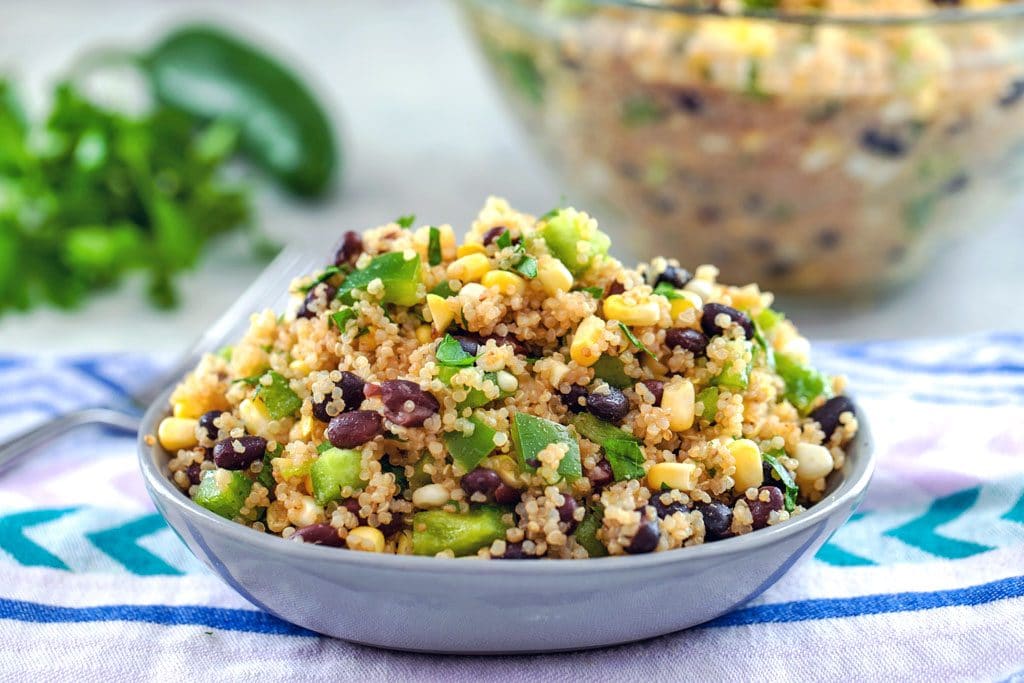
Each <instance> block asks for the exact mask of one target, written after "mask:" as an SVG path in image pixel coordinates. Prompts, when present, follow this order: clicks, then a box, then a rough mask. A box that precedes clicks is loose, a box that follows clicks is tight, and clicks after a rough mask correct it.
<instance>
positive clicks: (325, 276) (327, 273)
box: [299, 266, 341, 292]
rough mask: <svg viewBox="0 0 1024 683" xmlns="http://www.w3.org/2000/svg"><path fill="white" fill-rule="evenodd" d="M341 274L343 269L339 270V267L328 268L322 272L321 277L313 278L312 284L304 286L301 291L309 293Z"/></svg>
mask: <svg viewBox="0 0 1024 683" xmlns="http://www.w3.org/2000/svg"><path fill="white" fill-rule="evenodd" d="M340 272H341V268H339V267H338V266H327V267H326V268H324V269H323V271H321V273H320V274H319V275H317V276H316V277H315V278H313V281H312V282H310V283H309V284H308V285H303V286H302V287H300V288H299V291H302V292H308V291H309V290H311V289H313V288H314V287H316V286H317V285H318V284H320V283H321V282H327V281H328V280H330V279H331V278H332V277H334V276H335V275H337V274H338V273H340Z"/></svg>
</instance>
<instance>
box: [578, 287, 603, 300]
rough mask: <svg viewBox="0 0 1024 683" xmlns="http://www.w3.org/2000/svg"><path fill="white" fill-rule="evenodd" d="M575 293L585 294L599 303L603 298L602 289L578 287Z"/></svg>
mask: <svg viewBox="0 0 1024 683" xmlns="http://www.w3.org/2000/svg"><path fill="white" fill-rule="evenodd" d="M576 291H577V292H586V293H587V294H589V295H590V296H592V297H594V298H595V299H597V300H598V301H600V300H601V299H602V298H603V297H604V287H579V288H577V289H576Z"/></svg>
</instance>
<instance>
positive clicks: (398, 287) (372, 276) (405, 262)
mask: <svg viewBox="0 0 1024 683" xmlns="http://www.w3.org/2000/svg"><path fill="white" fill-rule="evenodd" d="M377 278H380V280H381V282H383V283H384V296H383V297H382V298H381V301H382V302H383V303H386V304H398V305H399V306H412V305H413V304H415V303H417V302H418V301H419V296H418V295H417V293H416V289H417V288H418V287H419V284H420V257H419V254H416V255H414V256H413V257H412V258H411V259H406V258H405V254H404V253H402V252H397V251H396V252H391V253H388V254H381V255H380V256H376V257H374V259H373V260H372V261H370V263H369V264H368V265H367V266H366V267H365V268H363V269H362V270H356V271H353V272H352V273H350V274H349V276H348V277H346V278H345V281H344V282H342V283H341V287H339V288H338V294H337V296H338V298H340V299H342V300H343V301H349V300H351V294H350V292H352V290H354V289H364V288H365V287H366V286H367V285H368V284H370V283H371V282H373V281H374V280H376V279H377Z"/></svg>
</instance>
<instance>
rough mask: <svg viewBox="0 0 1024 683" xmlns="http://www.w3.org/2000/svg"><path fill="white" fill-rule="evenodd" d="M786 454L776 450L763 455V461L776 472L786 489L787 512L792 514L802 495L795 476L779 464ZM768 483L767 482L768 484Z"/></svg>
mask: <svg viewBox="0 0 1024 683" xmlns="http://www.w3.org/2000/svg"><path fill="white" fill-rule="evenodd" d="M785 454H786V452H785V451H783V450H781V449H780V450H775V451H770V452H767V453H762V454H761V459H762V460H764V461H765V462H766V463H768V465H769V466H770V467H771V468H772V471H773V472H775V475H776V476H777V477H778V479H779V481H780V482H782V485H783V487H784V490H783V501H784V503H785V506H786V512H792V511H793V508H795V507H796V497H797V496H798V495H800V489H799V488H798V487H797V485H796V482H794V481H793V476H792V475H791V474H790V473H789V470H787V469H786V467H785V465H783V464H782V463H781V462H779V458H780V457H782V456H783V455H785ZM766 483H767V482H766Z"/></svg>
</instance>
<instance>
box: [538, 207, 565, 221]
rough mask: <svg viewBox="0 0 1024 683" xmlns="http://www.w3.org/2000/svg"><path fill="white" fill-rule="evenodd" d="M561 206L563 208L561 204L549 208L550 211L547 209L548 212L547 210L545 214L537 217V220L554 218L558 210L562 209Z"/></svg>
mask: <svg viewBox="0 0 1024 683" xmlns="http://www.w3.org/2000/svg"><path fill="white" fill-rule="evenodd" d="M563 208H565V207H562V206H556V207H555V208H553V209H551V210H550V211H548V212H547V213H546V214H544V215H543V216H541V217H540V218H539V219H538V220H539V221H549V220H551V219H552V218H554V217H555V216H557V215H558V213H559V212H560V211H561V210H562V209H563Z"/></svg>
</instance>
